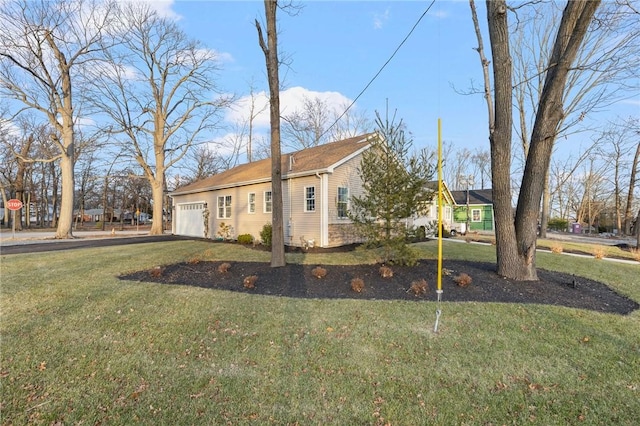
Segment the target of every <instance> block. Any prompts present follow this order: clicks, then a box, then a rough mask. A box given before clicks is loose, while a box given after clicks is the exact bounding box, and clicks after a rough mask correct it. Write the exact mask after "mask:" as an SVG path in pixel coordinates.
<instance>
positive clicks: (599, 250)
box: [593, 246, 607, 259]
mask: <svg viewBox="0 0 640 426" xmlns="http://www.w3.org/2000/svg"><path fill="white" fill-rule="evenodd" d="M606 252H607V250H606V249H605V248H604V247H602V246H594V247H593V257H595V258H596V259H602V258H603V257H604V255H605V254H606Z"/></svg>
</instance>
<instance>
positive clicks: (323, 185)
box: [316, 172, 329, 247]
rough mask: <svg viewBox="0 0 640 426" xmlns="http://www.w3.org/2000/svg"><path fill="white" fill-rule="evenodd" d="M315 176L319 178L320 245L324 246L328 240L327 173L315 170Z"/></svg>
mask: <svg viewBox="0 0 640 426" xmlns="http://www.w3.org/2000/svg"><path fill="white" fill-rule="evenodd" d="M316 177H317V178H318V179H320V198H321V205H320V247H326V246H327V245H328V240H329V191H327V186H328V175H327V174H326V173H323V174H322V175H320V173H318V172H316Z"/></svg>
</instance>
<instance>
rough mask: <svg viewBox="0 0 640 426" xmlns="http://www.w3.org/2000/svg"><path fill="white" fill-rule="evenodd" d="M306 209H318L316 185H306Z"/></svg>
mask: <svg viewBox="0 0 640 426" xmlns="http://www.w3.org/2000/svg"><path fill="white" fill-rule="evenodd" d="M304 211H305V212H314V211H316V187H315V186H305V187H304Z"/></svg>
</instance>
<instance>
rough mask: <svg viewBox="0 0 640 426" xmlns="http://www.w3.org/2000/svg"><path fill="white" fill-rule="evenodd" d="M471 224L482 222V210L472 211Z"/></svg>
mask: <svg viewBox="0 0 640 426" xmlns="http://www.w3.org/2000/svg"><path fill="white" fill-rule="evenodd" d="M471 222H480V209H471Z"/></svg>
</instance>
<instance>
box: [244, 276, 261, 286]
mask: <svg viewBox="0 0 640 426" xmlns="http://www.w3.org/2000/svg"><path fill="white" fill-rule="evenodd" d="M256 281H258V276H257V275H249V276H248V277H246V278H245V279H244V281H243V284H244V288H248V289H252V288H255V287H256Z"/></svg>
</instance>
